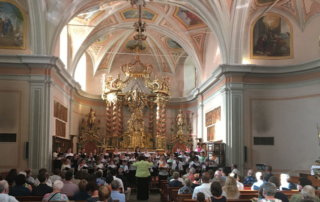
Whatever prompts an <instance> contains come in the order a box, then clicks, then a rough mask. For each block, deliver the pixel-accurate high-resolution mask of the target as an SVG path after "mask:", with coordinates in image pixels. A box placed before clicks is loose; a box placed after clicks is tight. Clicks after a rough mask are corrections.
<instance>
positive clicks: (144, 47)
mask: <svg viewBox="0 0 320 202" xmlns="http://www.w3.org/2000/svg"><path fill="white" fill-rule="evenodd" d="M136 44H137V41H135V40H133V39H132V40H129V41H127V42H126V43H125V48H126V49H127V50H128V51H134V50H135V49H136ZM147 49H148V45H147V43H146V42H144V41H143V42H142V48H141V51H146V50H147Z"/></svg>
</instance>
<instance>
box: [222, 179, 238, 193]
mask: <svg viewBox="0 0 320 202" xmlns="http://www.w3.org/2000/svg"><path fill="white" fill-rule="evenodd" d="M223 191H225V192H226V197H227V198H233V197H235V196H236V195H237V194H238V192H239V191H238V187H237V181H236V179H235V178H234V177H227V179H226V182H225V184H224V187H223Z"/></svg>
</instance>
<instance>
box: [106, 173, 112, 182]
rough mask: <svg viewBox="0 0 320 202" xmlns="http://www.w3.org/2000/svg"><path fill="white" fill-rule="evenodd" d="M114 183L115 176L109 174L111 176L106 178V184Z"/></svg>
mask: <svg viewBox="0 0 320 202" xmlns="http://www.w3.org/2000/svg"><path fill="white" fill-rule="evenodd" d="M112 181H113V176H112V175H110V174H109V175H108V176H107V177H106V183H108V184H111V182H112Z"/></svg>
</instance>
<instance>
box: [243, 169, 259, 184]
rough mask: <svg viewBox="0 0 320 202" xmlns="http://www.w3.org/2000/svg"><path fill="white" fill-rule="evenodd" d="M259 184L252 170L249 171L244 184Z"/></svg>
mask: <svg viewBox="0 0 320 202" xmlns="http://www.w3.org/2000/svg"><path fill="white" fill-rule="evenodd" d="M255 182H257V179H256V178H255V177H254V172H253V170H252V169H249V170H248V173H247V177H246V178H245V179H244V181H243V184H250V185H253V183H255Z"/></svg>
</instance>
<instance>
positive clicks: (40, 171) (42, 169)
mask: <svg viewBox="0 0 320 202" xmlns="http://www.w3.org/2000/svg"><path fill="white" fill-rule="evenodd" d="M47 172H48V171H47V169H46V168H40V170H39V174H40V173H47Z"/></svg>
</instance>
